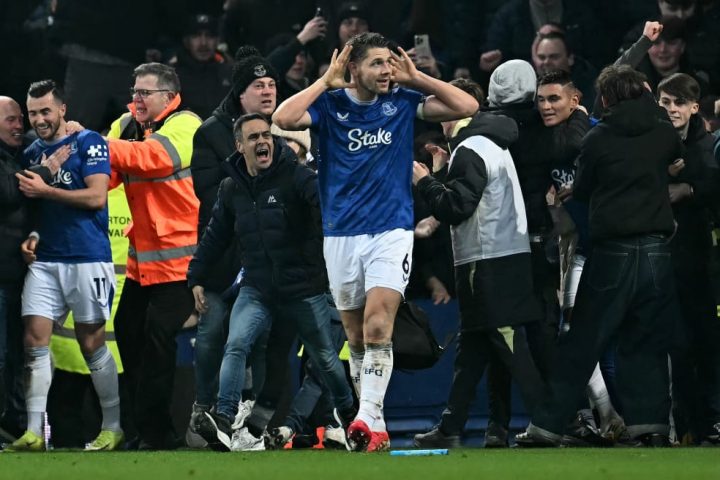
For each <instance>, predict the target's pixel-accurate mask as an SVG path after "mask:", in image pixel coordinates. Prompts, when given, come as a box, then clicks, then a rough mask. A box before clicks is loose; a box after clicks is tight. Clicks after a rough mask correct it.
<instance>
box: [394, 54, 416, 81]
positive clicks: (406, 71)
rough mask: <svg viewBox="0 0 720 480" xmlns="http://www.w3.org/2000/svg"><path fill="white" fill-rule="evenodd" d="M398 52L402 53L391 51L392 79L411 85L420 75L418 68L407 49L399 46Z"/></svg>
mask: <svg viewBox="0 0 720 480" xmlns="http://www.w3.org/2000/svg"><path fill="white" fill-rule="evenodd" d="M398 52H400V55H398V54H397V53H395V52H392V51H391V52H390V56H391V58H390V66H391V67H392V73H391V74H390V80H392V81H393V82H395V83H401V84H404V85H411V84H412V83H413V82H414V81H415V79H416V78H417V76H418V70H417V68H416V67H415V64H414V63H413V61H412V59H411V58H410V55H408V54H407V52H406V51H405V50H403V49H402V48H400V47H398Z"/></svg>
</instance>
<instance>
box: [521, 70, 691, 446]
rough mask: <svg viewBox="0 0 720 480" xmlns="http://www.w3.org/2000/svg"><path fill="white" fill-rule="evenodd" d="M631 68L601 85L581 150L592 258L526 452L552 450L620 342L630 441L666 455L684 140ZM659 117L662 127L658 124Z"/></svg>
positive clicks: (578, 191)
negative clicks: (676, 207) (673, 186)
mask: <svg viewBox="0 0 720 480" xmlns="http://www.w3.org/2000/svg"><path fill="white" fill-rule="evenodd" d="M645 82H646V80H645V77H644V76H643V75H642V74H640V73H638V72H636V71H635V70H633V69H632V68H630V67H628V66H625V65H622V66H614V65H613V66H610V67H607V68H605V69H604V70H603V71H602V72H601V74H600V76H599V77H598V91H599V94H600V95H601V97H602V102H603V104H604V105H605V106H607V107H608V110H607V113H606V114H605V115H604V117H603V119H602V121H601V122H600V124H599V125H598V126H597V127H595V129H593V130H592V131H590V133H588V135H587V136H586V137H585V139H584V140H583V144H582V147H581V152H580V157H579V158H578V162H577V163H578V172H577V177H576V179H575V183H574V196H575V198H576V199H577V200H580V201H589V205H590V238H591V239H592V241H593V251H592V254H591V255H590V257H589V258H588V260H587V263H586V264H585V270H584V272H583V275H582V278H581V280H580V286H579V288H578V293H577V298H576V302H575V308H574V312H573V326H572V328H571V329H570V332H569V333H568V334H567V335H566V336H565V337H564V339H563V340H562V341H561V343H560V344H559V347H558V358H557V363H556V364H555V365H554V368H553V369H552V371H551V372H550V380H549V386H550V389H551V393H550V395H549V396H548V397H547V398H546V399H545V401H543V402H542V403H541V404H540V406H539V408H538V409H537V410H536V411H535V412H534V414H533V417H532V422H531V424H530V425H529V426H528V429H527V431H526V432H525V433H522V434H520V435H518V436H517V437H516V441H517V442H518V444H520V445H524V446H539V445H545V446H554V445H559V444H560V442H561V440H562V432H563V430H564V427H565V426H566V425H567V423H568V421H569V420H570V419H571V418H572V416H573V413H574V412H575V409H576V407H577V405H578V402H579V400H580V398H581V397H582V395H583V393H584V390H585V386H586V385H587V381H588V379H589V378H590V375H591V374H592V372H593V369H594V367H595V364H596V362H597V361H598V359H599V358H600V356H601V355H602V354H603V353H604V352H605V350H606V348H607V346H608V344H609V342H610V341H611V338H613V337H615V338H616V341H617V350H616V367H617V384H618V394H619V396H620V399H621V401H622V404H623V406H624V412H623V413H624V417H625V422H626V424H627V436H628V440H629V441H630V442H632V443H633V444H637V445H669V442H668V433H669V425H668V423H669V422H668V419H669V412H670V396H669V388H670V386H669V379H668V362H667V353H668V347H669V337H670V335H671V328H672V309H673V308H672V307H673V303H674V302H675V285H674V281H673V275H672V260H671V256H670V245H669V240H668V239H669V237H670V236H671V235H672V234H673V232H674V229H675V226H674V222H673V214H672V208H671V206H670V199H669V197H668V194H667V172H668V165H670V164H671V163H672V162H673V161H674V160H675V159H676V158H679V156H680V155H681V147H682V146H681V144H680V139H679V138H678V136H677V134H676V133H675V131H674V129H673V127H672V125H671V124H670V122H668V121H667V117H666V115H665V114H664V112H662V111H661V110H659V107H658V106H657V104H656V103H655V102H654V99H653V98H652V96H651V95H650V94H649V92H648V91H647V90H646V88H645V85H644V83H645ZM663 117H665V118H663Z"/></svg>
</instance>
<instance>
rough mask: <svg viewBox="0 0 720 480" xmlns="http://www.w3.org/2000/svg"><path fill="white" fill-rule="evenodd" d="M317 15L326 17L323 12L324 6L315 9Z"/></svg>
mask: <svg viewBox="0 0 720 480" xmlns="http://www.w3.org/2000/svg"><path fill="white" fill-rule="evenodd" d="M315 16H316V17H324V16H325V13H324V12H323V9H322V7H317V8H316V9H315Z"/></svg>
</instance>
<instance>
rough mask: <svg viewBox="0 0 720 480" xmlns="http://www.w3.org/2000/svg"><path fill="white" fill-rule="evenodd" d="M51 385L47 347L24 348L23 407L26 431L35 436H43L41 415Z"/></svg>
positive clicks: (50, 368) (45, 407) (45, 405)
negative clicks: (25, 408)
mask: <svg viewBox="0 0 720 480" xmlns="http://www.w3.org/2000/svg"><path fill="white" fill-rule="evenodd" d="M50 383H52V366H51V365H50V349H49V348H48V347H26V348H25V406H26V407H27V419H28V425H27V429H28V430H30V431H31V432H33V433H34V434H35V435H38V436H40V437H42V435H43V414H44V412H45V410H46V409H47V397H48V392H49V391H50Z"/></svg>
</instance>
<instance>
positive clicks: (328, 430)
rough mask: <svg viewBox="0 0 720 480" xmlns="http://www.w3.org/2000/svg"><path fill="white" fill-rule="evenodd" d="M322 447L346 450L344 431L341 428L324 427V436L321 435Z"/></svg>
mask: <svg viewBox="0 0 720 480" xmlns="http://www.w3.org/2000/svg"><path fill="white" fill-rule="evenodd" d="M323 447H325V448H334V449H340V450H347V439H346V437H345V430H343V428H342V427H332V426H330V425H328V426H327V427H325V434H324V435H323Z"/></svg>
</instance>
